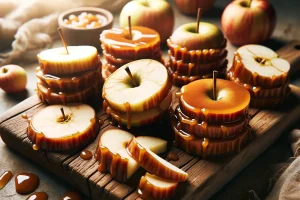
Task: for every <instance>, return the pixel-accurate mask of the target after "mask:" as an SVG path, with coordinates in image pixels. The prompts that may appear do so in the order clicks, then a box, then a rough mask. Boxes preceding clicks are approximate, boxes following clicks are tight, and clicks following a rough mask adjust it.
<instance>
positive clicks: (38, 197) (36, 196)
mask: <svg viewBox="0 0 300 200" xmlns="http://www.w3.org/2000/svg"><path fill="white" fill-rule="evenodd" d="M47 199H48V194H47V193H46V192H35V193H33V194H31V195H30V196H29V197H27V199H26V200H47Z"/></svg>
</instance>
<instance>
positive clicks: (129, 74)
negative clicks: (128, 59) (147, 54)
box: [125, 66, 138, 87]
mask: <svg viewBox="0 0 300 200" xmlns="http://www.w3.org/2000/svg"><path fill="white" fill-rule="evenodd" d="M125 71H126V72H127V74H128V76H129V77H130V80H131V82H132V84H133V85H134V86H135V87H137V86H138V85H137V83H136V82H135V80H134V78H133V76H132V74H131V71H130V69H129V67H128V66H127V67H126V68H125Z"/></svg>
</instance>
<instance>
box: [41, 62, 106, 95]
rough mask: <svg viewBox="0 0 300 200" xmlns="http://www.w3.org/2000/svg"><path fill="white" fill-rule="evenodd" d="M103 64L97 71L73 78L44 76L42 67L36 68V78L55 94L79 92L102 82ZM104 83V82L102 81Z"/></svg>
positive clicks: (93, 70) (76, 75) (90, 71)
mask: <svg viewBox="0 0 300 200" xmlns="http://www.w3.org/2000/svg"><path fill="white" fill-rule="evenodd" d="M101 65H102V64H101V63H100V64H99V66H98V67H97V68H95V69H92V70H88V71H86V72H81V73H80V74H75V75H72V76H64V77H59V76H54V75H51V74H44V73H43V71H42V70H41V68H40V67H37V68H36V77H37V79H38V81H37V82H38V83H40V84H42V85H43V86H45V87H46V88H51V90H52V91H54V92H69V93H70V92H78V91H82V90H84V89H86V88H88V87H90V86H91V83H95V82H97V81H101V80H102V79H103V78H102V75H101ZM102 81H103V80H102Z"/></svg>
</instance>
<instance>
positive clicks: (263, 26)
mask: <svg viewBox="0 0 300 200" xmlns="http://www.w3.org/2000/svg"><path fill="white" fill-rule="evenodd" d="M243 5H244V6H243ZM248 5H249V1H245V0H236V1H232V2H231V3H230V4H229V5H228V6H227V7H226V8H225V10H224V12H223V14H222V17H221V26H222V30H223V31H224V34H225V36H226V38H227V39H228V40H229V41H230V42H231V43H232V44H235V45H244V44H255V43H261V42H263V41H264V40H266V39H268V38H269V37H270V36H271V35H272V33H273V31H274V29H275V25H276V12H275V10H274V8H273V6H272V5H271V4H270V3H269V2H268V1H260V0H252V2H251V4H250V6H248Z"/></svg>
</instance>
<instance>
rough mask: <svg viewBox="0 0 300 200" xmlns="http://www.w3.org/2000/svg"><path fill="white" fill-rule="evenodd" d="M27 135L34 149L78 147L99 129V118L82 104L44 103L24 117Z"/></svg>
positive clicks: (90, 108) (91, 137)
mask: <svg viewBox="0 0 300 200" xmlns="http://www.w3.org/2000/svg"><path fill="white" fill-rule="evenodd" d="M28 123H29V125H28V129H27V135H28V138H29V139H30V140H31V142H32V143H33V148H34V149H35V150H37V149H39V148H41V149H46V150H67V149H74V148H79V147H81V146H83V145H86V144H87V143H88V142H89V141H90V140H92V139H94V138H95V137H96V136H97V135H98V132H99V129H100V125H99V120H98V119H97V117H96V113H95V111H94V109H93V108H92V107H90V106H89V105H86V104H70V105H52V106H47V107H45V108H44V109H42V110H40V111H39V112H38V113H36V114H34V115H33V116H32V117H31V118H29V119H28Z"/></svg>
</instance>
